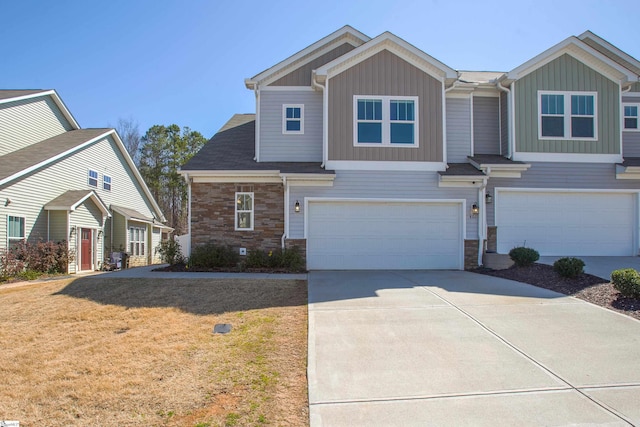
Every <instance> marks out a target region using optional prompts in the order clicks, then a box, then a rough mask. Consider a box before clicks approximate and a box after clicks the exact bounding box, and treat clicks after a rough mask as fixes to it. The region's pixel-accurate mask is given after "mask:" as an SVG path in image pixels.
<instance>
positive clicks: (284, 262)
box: [244, 246, 304, 271]
mask: <svg viewBox="0 0 640 427" xmlns="http://www.w3.org/2000/svg"><path fill="white" fill-rule="evenodd" d="M244 267H245V268H273V269H285V270H289V271H302V270H304V259H303V258H302V255H300V250H299V249H298V247H297V246H294V247H293V248H291V249H284V250H280V249H277V250H275V251H269V252H266V251H262V250H260V249H256V250H252V251H249V254H248V255H247V258H246V259H245V262H244Z"/></svg>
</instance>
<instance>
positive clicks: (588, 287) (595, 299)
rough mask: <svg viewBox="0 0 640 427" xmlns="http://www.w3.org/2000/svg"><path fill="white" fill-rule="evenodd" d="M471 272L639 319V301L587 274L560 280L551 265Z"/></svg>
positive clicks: (602, 280)
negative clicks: (536, 288)
mask: <svg viewBox="0 0 640 427" xmlns="http://www.w3.org/2000/svg"><path fill="white" fill-rule="evenodd" d="M474 272H475V273H479V274H486V275H488V276H495V277H501V278H503V279H509V280H515V281H517V282H523V283H529V284H530V285H534V286H538V287H539V288H545V289H549V290H552V291H556V292H560V293H563V294H565V295H571V296H574V297H577V298H580V299H582V300H585V301H588V302H590V303H592V304H596V305H599V306H601V307H605V308H608V309H610V310H614V311H617V312H619V313H622V314H626V315H627V316H630V317H633V318H635V319H638V320H640V300H639V299H635V298H626V297H624V296H622V295H621V294H620V292H618V291H617V290H616V288H615V287H614V286H613V284H612V283H610V282H608V281H606V280H604V279H602V278H600V277H596V276H592V275H590V274H582V275H580V276H579V277H577V278H575V279H565V278H563V277H560V275H559V274H558V273H556V272H555V271H554V269H553V267H552V266H550V265H545V264H533V265H532V266H530V267H515V266H514V267H511V268H508V269H506V270H491V269H486V268H479V269H476V270H474Z"/></svg>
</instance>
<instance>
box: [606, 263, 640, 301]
mask: <svg viewBox="0 0 640 427" xmlns="http://www.w3.org/2000/svg"><path fill="white" fill-rule="evenodd" d="M611 281H612V282H613V286H615V288H616V289H617V290H618V291H620V293H621V294H622V295H624V296H625V297H629V298H640V273H638V272H637V271H636V270H634V269H633V268H624V269H621V270H615V271H614V272H613V273H611Z"/></svg>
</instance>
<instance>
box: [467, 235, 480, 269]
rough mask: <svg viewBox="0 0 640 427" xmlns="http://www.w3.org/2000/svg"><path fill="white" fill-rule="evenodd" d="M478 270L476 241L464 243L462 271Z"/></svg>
mask: <svg viewBox="0 0 640 427" xmlns="http://www.w3.org/2000/svg"><path fill="white" fill-rule="evenodd" d="M473 268H478V241H477V240H465V241H464V269H465V270H471V269H473Z"/></svg>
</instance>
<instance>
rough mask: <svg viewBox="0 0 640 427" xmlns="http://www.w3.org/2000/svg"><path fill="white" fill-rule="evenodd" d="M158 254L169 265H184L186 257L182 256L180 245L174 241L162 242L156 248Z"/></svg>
mask: <svg viewBox="0 0 640 427" xmlns="http://www.w3.org/2000/svg"><path fill="white" fill-rule="evenodd" d="M156 252H158V253H159V254H160V258H161V259H162V262H166V263H167V264H169V265H176V264H184V263H185V262H184V257H183V256H182V250H181V248H180V243H178V242H177V241H176V240H174V239H169V240H164V241H162V242H160V244H159V245H158V247H157V248H156Z"/></svg>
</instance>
